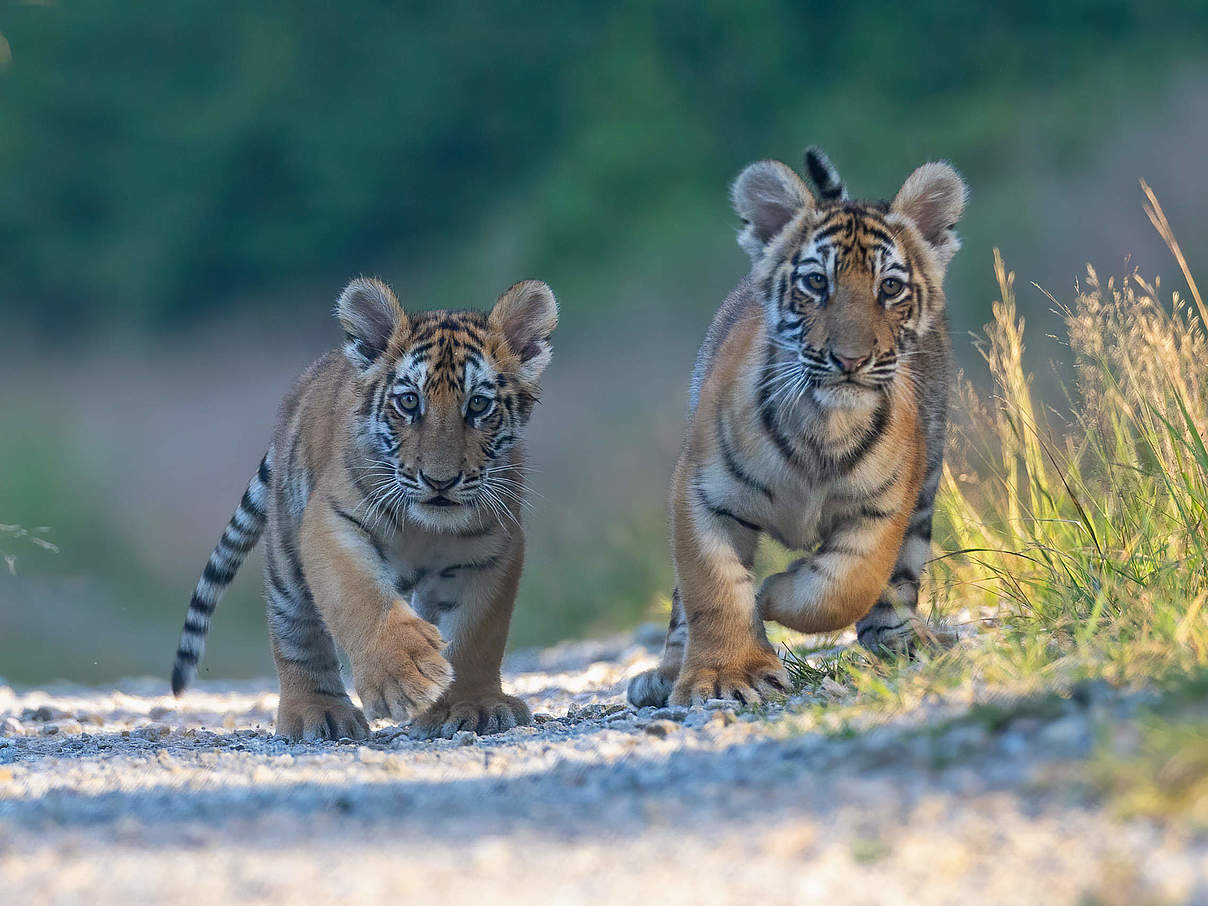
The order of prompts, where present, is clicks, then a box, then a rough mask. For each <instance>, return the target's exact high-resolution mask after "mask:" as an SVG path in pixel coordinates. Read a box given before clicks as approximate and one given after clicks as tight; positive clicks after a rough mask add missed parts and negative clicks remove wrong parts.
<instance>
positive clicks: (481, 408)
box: [466, 393, 491, 415]
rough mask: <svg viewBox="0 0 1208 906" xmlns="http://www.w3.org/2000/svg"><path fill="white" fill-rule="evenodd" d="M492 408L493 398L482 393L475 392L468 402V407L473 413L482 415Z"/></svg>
mask: <svg viewBox="0 0 1208 906" xmlns="http://www.w3.org/2000/svg"><path fill="white" fill-rule="evenodd" d="M490 408H491V398H490V397H489V396H483V395H482V394H481V393H475V394H474V395H473V396H472V397H470V402H469V403H467V404H466V409H468V410H469V412H470V414H471V415H482V414H483V413H484V412H486V411H487V410H488V409H490Z"/></svg>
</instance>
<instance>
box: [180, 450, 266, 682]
mask: <svg viewBox="0 0 1208 906" xmlns="http://www.w3.org/2000/svg"><path fill="white" fill-rule="evenodd" d="M272 456H273V449H272V447H269V450H268V452H267V453H265V454H264V459H262V460H260V468H259V470H257V472H256V474H255V475H254V476H253V477H252V480H251V481H249V482H248V486H247V490H246V491H244V492H243V499H242V500H240V501H239V506H237V507H236V508H235V514H234V515H233V516H231V521H230V522H228V523H227V527H226V530H225V531H224V532H223V533H222V537H221V538H219V539H218V544H217V546H216V547H215V548H214V552H213V553H212V554H210V559H209V561H207V562H206V567H205V569H203V570H202V572H201V578H200V579H198V580H197V587H196V588H194V589H193V597H192V598H191V599H190V600H189V611H188V613H187V614H186V615H185V628H184V629H182V630H181V632H180V644H179V645H178V646H177V648H176V663H175V664H174V665H173V667H172V694H173V695H180V693H182V692H183V691H184V690H185V688H186V687H187V686H188V685H189V683H190V682H191V681H192V679H193V677H194V675H195V674H196V673H197V663H198V662H199V661H200V660H201V655H202V652H204V651H205V647H206V633H207V632H209V631H210V617H211V616H213V614H214V608H216V607H217V606H218V601H219V599H220V598H221V597H222V593H223V592H224V591H226V589H227V586H228V585H230V584H231V581H232V580H233V579H234V578H235V573H236V572H238V571H239V567H240V566H242V565H243V561H244V559H245V558H246V557H247V555H248V552H249V551H251V549H252V548H253V547H255V546H256V542H257V541H259V540H260V534H261V533H262V532H263V531H264V520H265V514H266V513H267V512H268V509H267V508H268V493H269V484H268V483H269V475H270V470H271V469H272Z"/></svg>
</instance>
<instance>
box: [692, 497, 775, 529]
mask: <svg viewBox="0 0 1208 906" xmlns="http://www.w3.org/2000/svg"><path fill="white" fill-rule="evenodd" d="M696 497H697V499H698V500H699V501H700V503H701V506H703V507H704V508H705V509H706V510H708V511H709V512H710V513H712V514H713V515H714V516H721V517H723V518H726V519H733V520H734V521H735V522H737V523H738V524H739V525H741V526H742V527H743V528H745V529H750V530H751V531H753V532H761V531H763V529H762V528H760V527H759V526H758V525H756V524H755V523H754V522H748V521H747V520H746V519H743V518H742V517H741V516H737V515H735V514H734V513H732V512H730V511H729V510H727V509H726V508H725V507H721V506H718V505H717V504H715V503H713V502H712V501H711V500H710V499H709V495H707V494H706V493H705V489H704V488H702V487H701V486H700V485H696Z"/></svg>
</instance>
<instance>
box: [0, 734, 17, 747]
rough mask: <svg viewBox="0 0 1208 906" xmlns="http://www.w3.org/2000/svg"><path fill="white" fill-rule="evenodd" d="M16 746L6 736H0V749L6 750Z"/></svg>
mask: <svg viewBox="0 0 1208 906" xmlns="http://www.w3.org/2000/svg"><path fill="white" fill-rule="evenodd" d="M16 744H17V743H16V742H14V741H13V740H11V739H9V738H8V737H7V736H0V749H7V748H9V747H11V746H15V745H16Z"/></svg>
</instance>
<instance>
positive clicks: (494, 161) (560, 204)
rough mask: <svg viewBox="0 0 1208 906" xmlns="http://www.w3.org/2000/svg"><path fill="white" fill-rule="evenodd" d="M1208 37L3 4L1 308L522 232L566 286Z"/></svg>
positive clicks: (94, 311)
mask: <svg viewBox="0 0 1208 906" xmlns="http://www.w3.org/2000/svg"><path fill="white" fill-rule="evenodd" d="M1205 26H1208V4H1204V3H1203V2H1199V0H1184V2H1175V0H1171V2H1157V3H1153V2H1139V0H1106V2H1104V0H1071V2H1066V3H1048V2H1040V0H1026V2H1015V3H1010V4H992V5H983V4H979V3H964V4H952V3H948V2H945V0H922V2H916V3H911V4H902V3H897V2H880V0H878V2H872V0H862V2H849V3H793V2H783V0H782V2H775V0H756V2H745V3H738V2H713V3H689V2H661V3H649V2H620V3H584V2H563V3H518V2H503V3H492V4H483V3H478V2H471V0H447V2H443V3H439V4H432V3H423V4H387V3H380V2H345V3H341V4H336V5H333V4H327V3H316V2H297V3H291V4H254V3H252V4H249V3H226V2H214V0H207V2H203V0H175V2H172V3H153V2H131V3H124V4H116V3H112V2H103V0H61V2H59V3H56V4H51V5H41V4H30V5H17V6H8V7H5V8H3V10H2V11H0V33H2V34H3V35H4V36H6V37H7V40H8V44H9V46H10V47H11V60H10V61H9V63H8V65H7V66H5V67H4V69H3V70H2V71H0V300H2V301H0V305H3V306H4V308H6V309H8V310H9V311H14V310H15V311H17V312H19V313H20V314H21V315H27V316H29V317H30V318H32V319H34V320H36V321H40V322H42V323H43V324H54V325H56V326H61V325H62V324H63V323H64V318H65V317H69V318H70V319H71V322H70V323H73V324H75V325H77V326H78V327H79V328H80V329H87V328H89V327H91V326H94V325H96V324H97V323H105V322H109V321H112V320H113V319H114V318H115V317H120V319H121V321H122V322H123V323H124V324H127V325H131V324H132V325H162V324H166V323H170V322H173V321H177V320H180V319H186V318H193V317H195V316H196V315H198V314H199V313H203V314H210V313H213V312H216V311H220V310H221V309H222V308H223V307H224V306H225V307H229V306H232V305H235V304H237V303H240V302H242V300H243V299H244V298H246V297H249V296H255V297H256V298H257V299H260V300H262V299H271V298H278V299H282V298H284V295H283V294H284V292H285V291H286V290H288V289H290V288H293V287H295V286H298V285H303V284H305V283H308V282H318V283H320V284H322V285H324V286H331V287H335V286H337V285H338V284H339V283H340V282H341V281H342V280H343V279H345V277H346V276H347V275H348V273H349V272H350V271H353V270H356V269H359V268H364V267H366V266H370V265H373V264H375V263H378V262H382V261H384V260H387V259H390V260H394V259H395V257H396V256H397V258H398V259H399V260H401V261H403V262H418V261H427V260H430V259H431V258H432V257H433V256H438V257H448V256H449V255H450V253H449V251H448V247H449V245H450V244H451V243H452V244H454V245H455V244H456V240H457V237H459V236H465V235H467V234H472V233H473V231H474V230H475V229H476V228H478V227H479V226H480V225H482V224H484V223H486V222H488V221H491V220H492V219H497V218H499V217H500V216H501V210H503V209H505V208H506V209H507V213H506V214H505V215H503V216H504V217H505V219H509V218H510V219H512V220H515V221H516V222H517V223H521V222H523V223H525V224H527V227H526V228H527V229H528V230H529V234H528V235H529V241H528V242H527V243H525V244H524V246H523V247H522V248H521V249H519V250H518V251H519V255H518V257H519V258H520V259H521V260H516V261H513V262H512V267H513V268H514V269H515V270H516V272H517V273H525V272H527V269H530V268H538V267H539V268H540V271H541V273H542V274H543V275H552V276H553V277H557V276H559V275H560V274H568V273H574V272H575V271H576V269H578V268H581V267H583V266H585V265H586V266H590V265H591V264H592V263H593V262H595V261H598V260H599V259H600V257H601V255H602V254H606V253H607V252H608V251H609V249H611V248H614V247H615V246H616V245H617V243H620V242H625V241H630V240H633V239H635V238H637V239H640V238H641V237H640V236H639V237H634V236H633V234H632V231H631V230H632V228H635V227H642V226H644V227H645V228H647V229H650V230H657V229H661V228H662V227H665V226H666V220H667V219H680V220H682V219H683V218H684V217H685V216H686V217H687V218H688V219H693V218H694V217H695V216H698V215H699V214H700V213H701V212H704V211H715V212H717V215H716V216H718V217H719V219H720V217H722V216H724V213H725V212H724V206H723V204H722V202H721V199H720V188H721V186H722V185H724V183H725V181H726V180H727V179H729V178H731V177H732V176H733V174H734V172H735V171H736V169H737V167H739V166H741V164H742V163H743V162H744V161H746V160H748V159H749V158H750V157H752V156H755V155H758V156H772V155H776V154H779V155H780V156H785V157H788V158H789V159H791V160H794V161H795V160H796V156H797V154H798V153H799V146H800V145H801V144H803V143H804V142H805V141H807V140H815V141H824V142H828V143H829V145H828V146H829V147H830V148H831V150H832V152H833V153H832V156H834V157H835V158H836V159H837V160H838V161H839V162H840V166H841V169H844V171H845V172H846V171H847V170H850V171H852V172H858V173H861V174H869V175H872V176H875V177H883V178H882V179H881V182H883V183H884V184H885V185H890V184H892V182H891V180H899V181H900V179H901V178H902V176H903V175H904V173H905V172H906V167H908V166H910V165H911V164H913V163H916V162H918V161H919V160H920V159H921V158H922V157H923V156H925V155H935V154H937V153H938V154H943V155H945V156H956V155H957V153H958V152H959V154H960V162H961V165H962V166H963V167H965V168H969V169H973V170H976V169H978V168H979V167H983V166H986V165H989V164H991V163H992V159H993V157H994V155H998V154H1002V153H1005V150H1004V146H1003V145H1002V144H1000V143H996V141H995V139H997V138H1000V137H1001V136H1002V135H1003V133H1004V131H1009V130H1010V128H1011V122H1010V118H1009V117H1007V118H1005V119H1004V118H1003V116H1002V114H1003V113H1004V112H1009V109H1010V104H1011V99H1012V98H1015V97H1018V96H1020V95H1021V94H1028V93H1036V92H1039V93H1045V92H1047V91H1048V90H1049V89H1050V88H1051V87H1052V86H1054V85H1063V84H1068V83H1071V82H1076V81H1077V80H1078V79H1079V78H1082V77H1084V76H1085V74H1086V73H1087V72H1088V71H1098V70H1099V69H1101V68H1102V64H1103V62H1104V61H1105V60H1109V59H1110V60H1112V61H1113V63H1114V65H1115V67H1116V68H1119V69H1124V70H1127V71H1128V78H1129V79H1130V80H1132V81H1140V80H1143V79H1144V78H1145V77H1146V76H1145V73H1147V72H1150V71H1152V69H1153V66H1152V65H1150V63H1152V59H1153V58H1152V54H1153V53H1154V52H1155V50H1158V49H1160V50H1161V53H1162V54H1163V56H1164V57H1165V58H1166V59H1168V60H1169V59H1172V58H1176V57H1178V56H1179V55H1180V54H1187V53H1195V54H1201V53H1202V42H1203V38H1204V34H1205V32H1206V28H1205ZM1130 62H1135V64H1136V65H1135V66H1132V65H1130ZM1091 93H1093V92H1091ZM1086 94H1087V92H1082V95H1086ZM1083 100H1085V98H1083ZM1064 125H1065V128H1067V129H1069V130H1070V131H1071V132H1072V133H1076V132H1077V131H1078V129H1079V123H1078V118H1077V117H1076V116H1073V117H1069V118H1068V119H1066V120H1065V121H1064ZM883 144H890V145H892V147H893V151H892V152H891V153H885V151H884V150H883V149H879V148H878V146H879V145H883ZM836 152H837V153H836ZM878 184H880V183H878ZM463 251H464V250H463Z"/></svg>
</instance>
